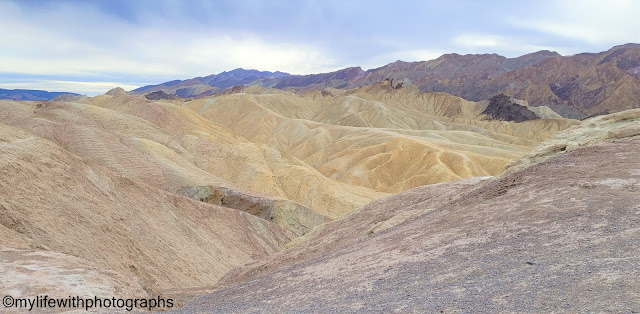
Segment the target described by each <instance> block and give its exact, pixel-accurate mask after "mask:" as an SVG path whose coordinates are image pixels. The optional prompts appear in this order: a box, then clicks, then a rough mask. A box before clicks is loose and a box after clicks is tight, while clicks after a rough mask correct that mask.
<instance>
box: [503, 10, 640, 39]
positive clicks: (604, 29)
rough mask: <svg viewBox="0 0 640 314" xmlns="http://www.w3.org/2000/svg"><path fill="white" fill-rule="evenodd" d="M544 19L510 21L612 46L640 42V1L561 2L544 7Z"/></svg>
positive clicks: (534, 17)
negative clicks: (639, 13)
mask: <svg viewBox="0 0 640 314" xmlns="http://www.w3.org/2000/svg"><path fill="white" fill-rule="evenodd" d="M540 11H541V12H543V13H544V16H536V14H535V13H534V14H532V15H531V16H528V17H526V18H522V17H520V18H515V17H512V18H509V19H508V20H507V22H508V23H509V24H511V25H514V26H517V27H520V28H525V29H532V30H536V31H539V32H542V33H547V34H551V35H555V36H560V37H564V38H569V39H573V40H578V41H582V42H586V43H588V44H592V45H601V46H611V45H617V44H622V43H627V42H640V23H638V22H637V21H638V12H640V1H632V0H608V1H599V0H580V1H576V0H562V1H550V2H547V3H545V5H543V6H542V7H541V10H540Z"/></svg>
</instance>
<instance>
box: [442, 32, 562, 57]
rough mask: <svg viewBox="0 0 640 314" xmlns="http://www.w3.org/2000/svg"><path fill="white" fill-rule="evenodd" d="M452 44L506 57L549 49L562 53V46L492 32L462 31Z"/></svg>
mask: <svg viewBox="0 0 640 314" xmlns="http://www.w3.org/2000/svg"><path fill="white" fill-rule="evenodd" d="M452 44H453V45H455V46H456V47H458V50H459V51H463V52H467V53H501V54H503V55H505V56H507V57H518V56H521V55H523V54H527V53H531V52H535V51H540V50H551V51H556V52H558V53H560V54H563V53H564V52H565V51H566V49H565V48H564V47H553V46H547V45H537V44H535V43H532V42H527V41H525V40H523V39H522V38H513V37H508V36H502V35H494V34H476V33H462V34H459V35H458V36H456V37H454V38H453V40H452Z"/></svg>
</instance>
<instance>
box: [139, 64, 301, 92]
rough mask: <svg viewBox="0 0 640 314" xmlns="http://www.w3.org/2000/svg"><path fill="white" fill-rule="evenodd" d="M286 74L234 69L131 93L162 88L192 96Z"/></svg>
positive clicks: (282, 76)
mask: <svg viewBox="0 0 640 314" xmlns="http://www.w3.org/2000/svg"><path fill="white" fill-rule="evenodd" d="M288 76H291V74H289V73H284V72H269V71H258V70H245V69H235V70H232V71H227V72H222V73H219V74H212V75H209V76H205V77H196V78H193V79H188V80H174V81H169V82H165V83H162V84H158V85H147V86H143V87H140V88H137V89H134V90H132V91H131V94H133V95H143V94H147V93H150V92H155V91H159V90H162V91H164V92H165V93H168V94H174V95H176V96H179V97H194V96H200V95H207V94H213V93H216V92H220V91H223V90H225V89H227V88H229V87H233V86H236V85H249V84H251V83H253V82H256V81H262V82H264V84H266V85H267V86H268V85H269V82H271V81H273V84H275V83H277V82H278V80H279V79H282V78H285V77H288ZM273 84H271V85H273ZM269 87H270V86H269Z"/></svg>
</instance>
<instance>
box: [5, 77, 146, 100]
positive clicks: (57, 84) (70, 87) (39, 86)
mask: <svg viewBox="0 0 640 314" xmlns="http://www.w3.org/2000/svg"><path fill="white" fill-rule="evenodd" d="M140 86H142V84H139V85H131V84H125V83H118V82H74V81H55V80H34V81H30V82H17V83H0V88H4V89H35V90H46V91H62V92H73V93H77V94H85V95H89V96H95V95H101V94H104V93H105V92H107V91H108V90H110V89H112V88H115V87H122V88H124V89H125V90H128V91H129V90H132V89H136V88H138V87H140Z"/></svg>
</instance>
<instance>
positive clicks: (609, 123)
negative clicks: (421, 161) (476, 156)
mask: <svg viewBox="0 0 640 314" xmlns="http://www.w3.org/2000/svg"><path fill="white" fill-rule="evenodd" d="M639 121H640V114H638V112H635V111H631V112H626V113H624V114H618V116H612V117H605V118H599V120H598V119H596V120H593V121H586V122H584V123H583V124H582V126H581V127H579V128H573V129H570V130H568V131H566V132H565V134H564V135H562V134H561V135H558V136H555V137H554V138H552V139H550V140H549V141H548V142H546V144H543V145H541V147H542V148H544V149H546V153H544V154H542V153H541V151H542V150H543V149H542V148H541V149H538V150H537V151H536V150H534V152H533V155H532V156H530V160H528V161H527V166H526V167H523V166H522V162H520V163H519V164H516V165H514V166H515V167H516V169H515V170H512V171H510V172H509V173H508V174H505V175H504V176H502V177H500V178H499V179H496V180H486V181H483V182H478V181H482V179H468V180H463V181H458V182H453V183H442V184H436V185H430V186H424V187H418V188H415V189H412V190H409V191H407V192H404V193H401V194H397V195H394V196H390V197H387V198H384V199H381V200H377V201H374V202H372V203H371V204H369V205H368V206H366V207H365V208H363V209H362V210H360V211H358V212H355V213H353V214H351V215H349V216H347V217H345V218H343V219H340V220H338V221H334V222H332V223H329V224H327V225H325V226H324V228H323V227H317V228H316V229H318V230H316V232H315V233H313V234H312V235H311V236H310V238H309V239H308V241H307V242H305V243H303V244H301V245H299V246H297V247H294V248H292V249H289V250H286V251H283V252H280V253H277V254H275V255H272V256H270V257H268V258H267V259H264V260H261V261H258V262H255V263H253V264H250V265H248V266H246V267H243V268H240V269H238V270H235V271H232V272H231V273H230V274H227V276H226V277H225V278H223V279H222V281H221V282H220V283H219V286H218V290H215V291H213V292H212V293H210V294H208V295H205V296H202V297H199V298H196V299H194V300H192V301H191V302H189V303H187V305H186V306H184V307H183V308H181V309H180V310H179V312H182V313H198V312H211V311H213V312H265V313H272V312H344V311H348V312H363V313H365V312H366V313H368V312H392V311H400V312H408V311H409V312H439V311H444V312H477V311H482V312H496V311H517V312H542V311H544V312H549V311H559V312H587V311H597V312H600V311H604V312H637V311H640V284H639V283H640V272H639V271H638V269H640V163H638V159H637V156H638V152H640V138H638V134H640V129H638V128H637V126H638V122H639ZM604 126H606V127H604ZM634 130H635V131H634ZM576 134H580V136H578V135H576ZM594 134H604V135H603V136H601V137H602V138H601V139H600V140H598V141H595V140H594V141H591V142H590V141H589V140H585V138H587V139H589V138H590V139H594V138H596V136H594ZM562 138H565V139H566V138H568V139H572V141H571V142H570V147H569V148H570V149H567V142H565V143H564V146H563V145H560V144H559V139H562ZM545 147H546V148H545ZM536 154H538V155H536ZM549 156H551V157H553V158H546V157H549ZM202 292H203V291H201V293H202Z"/></svg>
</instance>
